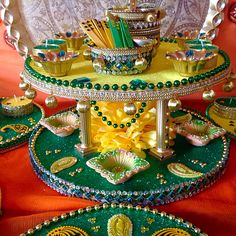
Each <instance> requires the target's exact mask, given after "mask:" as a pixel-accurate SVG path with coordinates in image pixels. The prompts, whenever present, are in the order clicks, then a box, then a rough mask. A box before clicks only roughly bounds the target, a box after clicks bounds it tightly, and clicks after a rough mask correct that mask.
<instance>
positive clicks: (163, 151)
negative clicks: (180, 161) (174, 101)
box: [150, 100, 174, 161]
mask: <svg viewBox="0 0 236 236" xmlns="http://www.w3.org/2000/svg"><path fill="white" fill-rule="evenodd" d="M167 104H168V100H158V101H157V105H156V143H157V144H156V147H155V148H152V149H151V150H150V154H151V155H152V156H154V157H156V158H157V159H159V160H161V161H162V160H165V159H167V158H169V157H171V156H173V154H174V150H172V149H171V148H169V127H168V122H169V111H168V106H167Z"/></svg>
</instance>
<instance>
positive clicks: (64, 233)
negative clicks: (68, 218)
mask: <svg viewBox="0 0 236 236" xmlns="http://www.w3.org/2000/svg"><path fill="white" fill-rule="evenodd" d="M70 235H76V236H88V234H87V233H86V232H85V231H83V230H82V229H80V228H79V227H75V226H60V227H58V228H55V229H53V230H52V231H50V232H49V233H48V234H47V236H70Z"/></svg>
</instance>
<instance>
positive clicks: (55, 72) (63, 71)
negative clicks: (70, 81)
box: [33, 51, 79, 77]
mask: <svg viewBox="0 0 236 236" xmlns="http://www.w3.org/2000/svg"><path fill="white" fill-rule="evenodd" d="M78 56H79V54H74V53H71V52H65V51H60V52H59V53H55V52H47V53H46V54H44V53H38V56H33V60H34V61H36V62H38V63H40V64H42V66H43V68H44V70H45V71H46V72H47V73H49V74H50V75H51V76H56V77H57V76H58V77H59V76H65V75H67V74H68V73H69V71H70V70H71V66H72V64H73V63H74V62H75V61H76V60H77V59H78Z"/></svg>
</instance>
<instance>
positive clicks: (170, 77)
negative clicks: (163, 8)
mask: <svg viewBox="0 0 236 236" xmlns="http://www.w3.org/2000/svg"><path fill="white" fill-rule="evenodd" d="M161 41H162V42H161V45H160V47H159V48H158V50H157V55H156V56H155V57H154V58H153V61H152V65H151V67H150V68H148V69H147V70H146V71H145V72H143V73H142V74H140V75H129V76H127V75H116V76H114V75H109V74H98V73H96V72H94V69H93V66H92V63H91V62H90V61H85V60H84V59H83V57H82V56H80V58H79V61H78V62H77V63H74V64H73V65H72V69H71V71H70V73H69V74H68V75H67V76H63V77H56V78H54V77H51V76H49V74H47V73H46V72H45V71H44V70H43V69H42V68H40V67H38V66H35V65H34V62H33V61H32V60H31V58H30V57H29V58H27V59H26V61H25V70H24V72H23V76H24V78H25V81H26V82H27V83H30V84H31V85H32V86H33V87H35V88H37V89H39V90H41V91H43V92H45V93H48V94H51V93H53V94H54V95H58V96H60V97H66V98H72V99H84V98H87V99H90V100H95V101H99V100H103V101H123V102H124V101H130V100H131V99H132V100H141V101H150V100H157V99H170V98H172V97H175V96H183V95H187V94H191V93H193V92H196V91H199V90H200V89H205V88H206V87H207V86H209V85H211V86H213V85H214V84H217V83H220V82H222V81H223V80H224V79H225V78H226V77H227V76H228V75H229V73H230V71H231V68H230V59H229V57H228V55H227V54H226V53H225V52H224V51H222V50H220V51H219V56H218V61H217V66H216V67H214V68H212V69H208V70H206V72H205V73H200V74H198V75H196V76H189V77H183V76H180V75H179V74H178V72H176V71H175V70H174V66H173V65H172V62H171V61H169V60H167V59H166V57H165V54H166V52H168V51H175V50H178V49H179V47H178V45H177V43H176V42H175V40H173V39H167V38H164V39H161ZM117 60H118V59H117ZM123 66H124V67H125V66H126V65H123ZM84 79H86V81H84Z"/></svg>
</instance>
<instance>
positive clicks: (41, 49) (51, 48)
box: [32, 44, 61, 67]
mask: <svg viewBox="0 0 236 236" xmlns="http://www.w3.org/2000/svg"><path fill="white" fill-rule="evenodd" d="M60 51H61V48H60V47H59V46H58V45H53V44H48V45H46V44H42V45H37V46H35V47H33V50H32V55H33V56H38V54H39V53H41V54H42V53H43V54H46V53H47V52H57V53H58V52H60ZM34 63H35V65H36V66H39V67H42V65H41V64H40V63H38V62H37V61H35V62H34Z"/></svg>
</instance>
